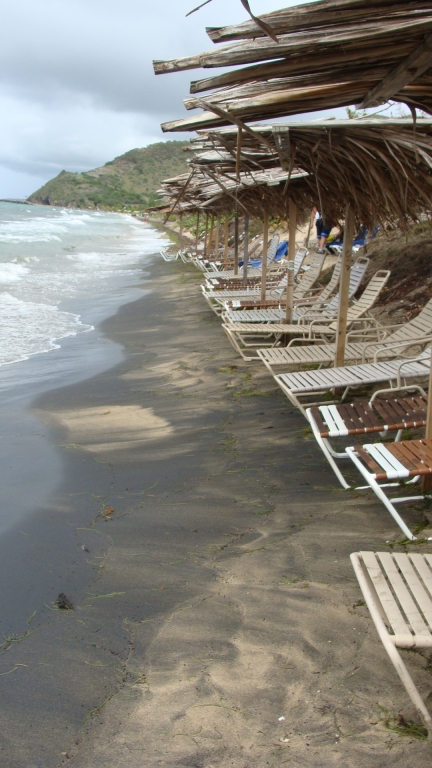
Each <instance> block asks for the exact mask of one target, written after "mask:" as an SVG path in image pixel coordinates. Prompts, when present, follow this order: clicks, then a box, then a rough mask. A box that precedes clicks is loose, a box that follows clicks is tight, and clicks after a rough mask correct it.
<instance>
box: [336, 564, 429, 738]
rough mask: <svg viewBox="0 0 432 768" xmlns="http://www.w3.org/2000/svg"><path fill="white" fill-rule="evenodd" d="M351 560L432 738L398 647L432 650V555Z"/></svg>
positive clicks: (385, 642) (382, 636)
mask: <svg viewBox="0 0 432 768" xmlns="http://www.w3.org/2000/svg"><path fill="white" fill-rule="evenodd" d="M351 562H352V565H353V568H354V572H355V575H356V576H357V579H358V582H359V585H360V589H361V591H362V594H363V597H364V599H365V603H366V605H367V607H368V609H369V612H370V615H371V618H372V620H373V622H374V624H375V628H376V630H377V632H378V634H379V636H380V639H381V641H382V643H383V645H384V648H385V650H386V651H387V653H388V655H389V657H390V660H391V662H392V664H393V666H394V667H395V669H396V672H397V673H398V675H399V678H400V680H401V682H402V683H403V685H404V686H405V690H406V692H407V694H408V696H409V697H410V699H411V701H412V702H413V704H414V706H415V708H416V709H417V712H418V713H419V715H420V717H421V718H422V720H423V722H424V723H425V725H426V727H427V729H428V730H429V734H430V732H431V729H432V718H431V715H430V714H429V712H428V710H427V708H426V705H425V704H424V702H423V699H422V697H421V696H420V694H419V692H418V690H417V688H416V686H415V684H414V682H413V680H412V678H411V675H410V674H409V672H408V670H407V668H406V666H405V664H404V662H403V661H402V658H401V655H400V653H399V651H398V648H407V649H415V648H423V649H426V648H432V600H431V595H432V555H427V554H419V553H410V554H402V553H400V552H394V553H393V554H389V553H388V552H353V554H352V555H351Z"/></svg>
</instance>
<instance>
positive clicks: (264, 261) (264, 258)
mask: <svg viewBox="0 0 432 768" xmlns="http://www.w3.org/2000/svg"><path fill="white" fill-rule="evenodd" d="M268 225H269V215H268V213H267V211H265V212H264V229H263V249H262V263H261V301H265V300H266V281H267V251H268Z"/></svg>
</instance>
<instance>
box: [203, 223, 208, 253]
mask: <svg viewBox="0 0 432 768" xmlns="http://www.w3.org/2000/svg"><path fill="white" fill-rule="evenodd" d="M207 233H208V213H206V219H205V231H204V254H203V255H204V258H206V256H207Z"/></svg>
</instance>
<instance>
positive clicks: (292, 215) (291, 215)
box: [285, 198, 297, 323]
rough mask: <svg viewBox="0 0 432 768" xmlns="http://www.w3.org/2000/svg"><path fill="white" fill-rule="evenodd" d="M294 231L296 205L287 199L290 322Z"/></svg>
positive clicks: (288, 313)
mask: <svg viewBox="0 0 432 768" xmlns="http://www.w3.org/2000/svg"><path fill="white" fill-rule="evenodd" d="M296 231H297V206H296V204H295V203H294V202H293V200H291V198H290V199H289V203H288V233H289V234H288V237H289V243H288V283H287V293H286V314H285V317H286V321H287V323H292V318H293V305H294V259H295V252H296V242H295V238H296Z"/></svg>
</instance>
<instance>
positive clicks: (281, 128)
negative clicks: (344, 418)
mask: <svg viewBox="0 0 432 768" xmlns="http://www.w3.org/2000/svg"><path fill="white" fill-rule="evenodd" d="M272 134H273V136H274V140H275V145H276V149H277V153H278V155H279V160H280V164H281V166H282V168H283V170H284V171H289V170H290V164H291V157H290V155H291V152H290V137H289V128H288V127H287V126H286V125H273V126H272Z"/></svg>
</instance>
